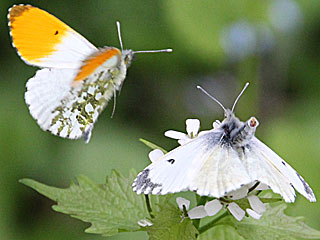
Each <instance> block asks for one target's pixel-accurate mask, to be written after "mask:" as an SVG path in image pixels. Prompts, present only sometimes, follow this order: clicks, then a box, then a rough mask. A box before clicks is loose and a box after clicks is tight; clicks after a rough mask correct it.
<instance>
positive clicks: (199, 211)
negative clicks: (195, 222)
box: [188, 206, 208, 219]
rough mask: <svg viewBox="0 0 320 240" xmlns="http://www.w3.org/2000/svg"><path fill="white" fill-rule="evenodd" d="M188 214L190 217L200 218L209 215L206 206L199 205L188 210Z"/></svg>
mask: <svg viewBox="0 0 320 240" xmlns="http://www.w3.org/2000/svg"><path fill="white" fill-rule="evenodd" d="M188 216H189V218H190V219H199V218H204V217H206V216H208V214H207V212H206V210H205V209H204V206H197V207H195V208H192V209H191V210H190V211H189V212H188Z"/></svg>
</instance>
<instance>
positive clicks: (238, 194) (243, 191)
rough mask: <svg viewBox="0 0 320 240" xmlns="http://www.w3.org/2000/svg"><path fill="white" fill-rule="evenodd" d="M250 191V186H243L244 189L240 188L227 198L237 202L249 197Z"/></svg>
mask: <svg viewBox="0 0 320 240" xmlns="http://www.w3.org/2000/svg"><path fill="white" fill-rule="evenodd" d="M248 191H249V188H248V186H243V187H242V188H240V189H238V190H235V191H232V192H230V193H228V195H227V196H229V197H230V198H231V199H233V200H237V199H241V198H244V197H246V196H247V195H248Z"/></svg>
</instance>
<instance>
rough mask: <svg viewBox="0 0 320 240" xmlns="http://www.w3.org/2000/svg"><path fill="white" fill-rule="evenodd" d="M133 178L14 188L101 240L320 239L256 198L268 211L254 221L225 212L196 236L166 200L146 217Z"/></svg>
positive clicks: (158, 200)
mask: <svg viewBox="0 0 320 240" xmlns="http://www.w3.org/2000/svg"><path fill="white" fill-rule="evenodd" d="M136 175H137V174H136V172H135V171H133V170H131V172H130V174H129V177H123V176H122V175H121V174H119V173H118V172H116V171H113V172H112V174H111V176H109V177H107V180H106V183H105V184H95V183H93V182H92V181H91V180H90V179H88V178H87V177H84V176H81V177H78V178H77V183H72V184H71V185H70V187H69V188H66V189H60V188H56V187H51V186H47V185H44V184H42V183H39V182H37V181H34V180H31V179H22V180H21V181H20V182H21V183H23V184H25V185H27V186H29V187H31V188H33V189H34V190H36V191H37V192H39V193H40V194H43V195H45V196H46V197H48V198H50V199H52V200H53V201H55V202H57V205H54V206H53V209H54V210H55V211H57V212H62V213H65V214H69V215H71V216H72V217H74V218H78V219H80V220H82V221H84V222H89V223H91V226H90V227H89V228H88V229H86V232H87V233H95V234H101V235H103V236H111V235H115V234H117V233H119V232H134V231H139V230H141V231H147V233H148V235H149V237H150V239H151V240H162V239H169V240H170V239H172V240H174V239H181V240H192V239H196V238H197V236H198V239H200V240H207V239H230V240H243V239H249V240H251V239H252V240H256V239H290V240H291V239H300V238H304V239H319V238H320V232H319V231H317V230H314V229H312V228H310V227H309V226H307V225H306V224H305V223H304V221H303V219H304V218H303V217H291V216H287V215H285V213H284V210H285V209H286V207H287V205H286V204H285V203H273V202H275V201H279V199H274V198H261V200H262V201H263V202H268V203H273V204H272V207H271V206H270V204H268V205H267V211H266V212H265V213H264V214H263V216H262V217H261V219H260V220H256V219H253V218H251V217H245V218H244V219H243V220H242V221H240V222H239V221H237V220H236V219H235V218H234V217H233V216H231V215H230V214H228V213H227V212H225V213H224V214H220V215H217V216H215V217H211V219H212V221H211V222H209V223H207V225H204V226H201V227H200V228H199V231H198V229H197V227H195V225H194V224H193V222H192V221H191V220H190V219H189V218H188V217H185V216H184V214H183V213H182V212H181V211H180V209H179V208H178V207H177V206H176V205H174V204H172V203H171V202H170V198H171V197H172V195H166V196H161V197H157V196H151V197H150V207H151V208H152V209H153V210H151V211H150V212H148V209H147V205H146V202H145V201H146V199H145V197H144V196H143V195H137V194H136V193H135V192H133V191H132V187H131V184H132V182H133V180H134V178H135V176H136ZM265 196H267V195H265ZM236 202H237V203H238V204H239V206H241V207H242V208H243V209H245V208H247V207H250V205H249V203H248V201H247V199H242V200H237V201H236ZM142 219H147V220H148V221H149V222H150V223H152V226H147V227H141V226H139V224H138V221H139V220H142ZM200 233H201V234H200ZM199 234H200V235H199Z"/></svg>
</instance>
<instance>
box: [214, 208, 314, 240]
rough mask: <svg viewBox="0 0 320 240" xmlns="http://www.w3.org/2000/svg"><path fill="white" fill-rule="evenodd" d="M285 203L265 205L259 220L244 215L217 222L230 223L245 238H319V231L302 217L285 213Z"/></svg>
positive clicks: (287, 239) (252, 239)
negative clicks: (237, 218)
mask: <svg viewBox="0 0 320 240" xmlns="http://www.w3.org/2000/svg"><path fill="white" fill-rule="evenodd" d="M286 208H287V205H286V204H285V203H281V204H275V205H273V206H272V207H270V205H267V211H266V212H265V213H264V214H263V216H262V217H261V218H260V220H256V219H253V218H251V217H245V218H244V219H243V220H242V221H240V222H239V221H237V220H236V219H235V218H233V217H232V216H229V217H226V218H225V219H223V220H221V221H220V222H219V224H224V225H231V226H232V227H234V228H235V229H236V230H237V232H238V234H239V235H241V236H242V237H243V238H245V239H249V240H250V239H251V240H256V239H286V240H291V239H301V238H302V239H319V238H320V231H318V230H315V229H312V228H311V227H309V226H307V225H306V224H305V223H304V221H303V220H304V217H292V216H288V215H285V213H284V210H285V209H286Z"/></svg>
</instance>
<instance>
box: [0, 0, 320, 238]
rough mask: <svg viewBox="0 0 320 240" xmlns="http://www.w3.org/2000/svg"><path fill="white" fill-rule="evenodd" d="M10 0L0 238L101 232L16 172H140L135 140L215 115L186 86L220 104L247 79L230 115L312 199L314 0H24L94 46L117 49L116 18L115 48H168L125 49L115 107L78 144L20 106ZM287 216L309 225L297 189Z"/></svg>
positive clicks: (314, 211)
mask: <svg viewBox="0 0 320 240" xmlns="http://www.w3.org/2000/svg"><path fill="white" fill-rule="evenodd" d="M17 3H21V2H17V1H8V0H1V2H0V13H1V25H0V31H1V34H0V44H1V52H0V76H1V80H0V102H1V107H0V180H1V185H0V206H1V212H0V236H1V237H0V238H1V239H15V240H20V239H21V240H27V239H33V240H34V239H47V240H50V239H55V240H56V239H102V237H100V236H95V235H90V234H85V233H84V232H83V230H84V229H85V228H86V227H88V224H86V223H82V222H80V221H78V220H76V219H72V218H70V217H69V216H66V215H63V214H60V213H55V212H53V210H52V209H51V205H52V204H53V202H51V201H49V200H47V199H46V198H44V197H42V196H40V195H39V194H37V193H36V192H34V191H32V190H31V189H28V188H27V187H25V186H23V185H22V184H19V183H18V180H19V179H21V178H25V177H29V178H33V179H36V180H38V181H40V182H43V183H46V184H49V185H54V186H59V187H67V186H68V185H69V183H70V181H72V180H73V179H74V177H75V176H77V175H80V174H83V175H86V176H88V177H90V178H91V179H93V180H95V181H96V182H99V183H102V182H104V179H105V176H106V175H108V174H109V173H110V170H111V169H117V170H118V171H120V172H121V173H123V174H127V172H128V170H129V169H131V168H135V169H137V170H141V169H143V168H144V167H145V166H146V165H147V164H148V163H149V160H148V156H147V154H148V151H149V149H148V148H147V147H145V146H144V145H143V144H142V143H140V142H139V141H138V139H139V138H141V137H142V138H145V139H148V140H150V141H152V142H155V143H157V144H159V145H161V146H163V147H165V148H167V149H172V148H174V147H175V146H176V142H175V141H173V140H170V139H166V138H165V137H164V136H163V132H164V131H165V130H168V129H175V130H180V131H184V129H185V120H186V119H187V118H199V119H200V120H201V124H202V129H208V128H211V126H212V122H213V121H214V120H215V119H220V120H221V119H222V118H223V111H222V109H221V108H220V107H219V106H218V105H217V104H216V103H214V102H212V101H211V100H210V99H208V98H207V97H206V96H205V95H204V94H202V93H201V92H200V91H198V90H197V89H196V85H202V86H203V87H204V88H205V89H206V90H207V91H208V92H210V93H211V94H213V95H214V96H215V97H216V98H218V99H219V100H220V101H221V102H222V103H223V104H224V105H225V106H226V107H231V106H232V103H233V101H234V99H235V97H236V96H237V94H238V93H239V92H240V90H241V88H242V87H243V85H244V83H245V82H247V81H249V82H250V86H249V88H248V89H247V91H246V92H245V94H244V95H243V96H242V98H241V99H240V101H239V104H238V105H237V108H236V114H237V115H238V117H240V119H242V120H246V119H248V118H249V117H250V116H252V115H254V116H256V117H257V118H258V119H259V121H260V126H259V128H258V130H257V133H256V135H257V136H258V137H259V138H260V139H261V140H263V141H264V142H265V143H266V144H267V145H268V146H270V147H271V148H272V149H273V150H274V151H276V152H277V153H278V154H279V155H280V156H282V157H283V158H284V159H285V160H286V161H287V162H288V163H290V164H291V165H292V166H293V167H294V168H295V169H296V170H297V171H298V172H299V173H300V174H301V175H302V176H304V178H305V179H306V180H307V181H308V183H309V184H310V186H311V187H312V188H313V190H314V192H315V194H316V197H317V198H318V199H319V198H320V196H319V186H320V175H319V169H320V159H319V157H320V144H319V135H320V124H319V123H320V120H319V119H320V111H319V105H320V98H319V93H320V44H319V42H320V1H318V0H309V1H302V0H299V1H294V0H274V1H271V0H270V1H253V0H251V1H250V0H242V1H235V0H234V1H224V0H216V1H213V0H211V1H177V0H176V1H174V0H162V1H129V0H128V1H117V0H113V1H111V0H109V1H107V0H95V1H84V0H82V1H75V0H73V1H71V0H66V1H29V3H30V4H32V5H35V6H37V7H40V8H42V9H45V10H47V11H48V12H50V13H52V14H54V15H55V16H57V17H58V18H60V19H61V20H63V21H64V22H65V23H67V24H68V25H70V26H71V27H72V28H74V29H75V30H77V31H78V32H79V33H81V34H82V35H83V36H85V37H86V38H87V39H88V40H89V41H91V42H92V43H93V44H95V45H96V46H100V47H102V46H105V45H109V46H117V47H119V43H118V38H117V32H116V25H115V22H116V20H119V21H120V22H121V27H122V37H123V42H124V46H125V48H132V49H134V50H146V49H161V48H168V47H171V48H173V49H174V52H173V53H170V54H169V53H159V54H140V55H137V56H136V60H135V61H134V62H133V64H132V66H131V67H130V68H129V70H128V75H127V78H126V81H125V84H124V87H123V89H122V92H121V96H120V97H119V98H118V99H117V108H116V113H115V116H114V117H113V119H111V118H110V116H111V112H112V104H110V106H109V107H108V108H107V109H106V110H105V111H104V112H103V114H102V115H101V116H100V118H99V121H98V122H97V123H96V125H95V129H94V131H93V135H92V138H91V142H90V144H87V145H86V144H84V142H83V141H82V140H78V141H72V140H66V139H61V138H58V137H56V136H53V135H51V134H49V133H47V132H43V131H42V130H41V129H40V128H39V127H38V125H37V124H36V122H35V121H34V120H33V118H32V117H31V115H30V114H29V112H28V108H27V106H26V104H25V102H24V92H25V83H26V81H27V79H28V78H30V77H32V76H33V75H34V74H35V71H36V68H34V67H31V66H27V65H26V64H25V63H24V62H22V61H21V60H20V59H19V57H18V56H17V54H16V52H15V50H14V49H13V48H12V47H11V43H10V37H9V34H8V27H7V20H6V15H7V9H8V8H9V7H11V5H13V4H17ZM288 213H290V214H291V215H294V216H298V215H303V216H305V217H306V221H307V223H308V224H309V225H311V226H312V227H315V228H317V229H320V221H319V216H320V203H319V202H317V203H309V202H308V201H307V200H306V199H304V198H303V197H302V196H300V195H298V197H297V200H296V203H294V204H290V206H289V210H288ZM131 236H132V238H130V239H145V238H146V234H144V233H133V234H131V235H130V237H131ZM110 239H128V234H125V233H123V234H119V235H117V236H114V237H111V238H110Z"/></svg>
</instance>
